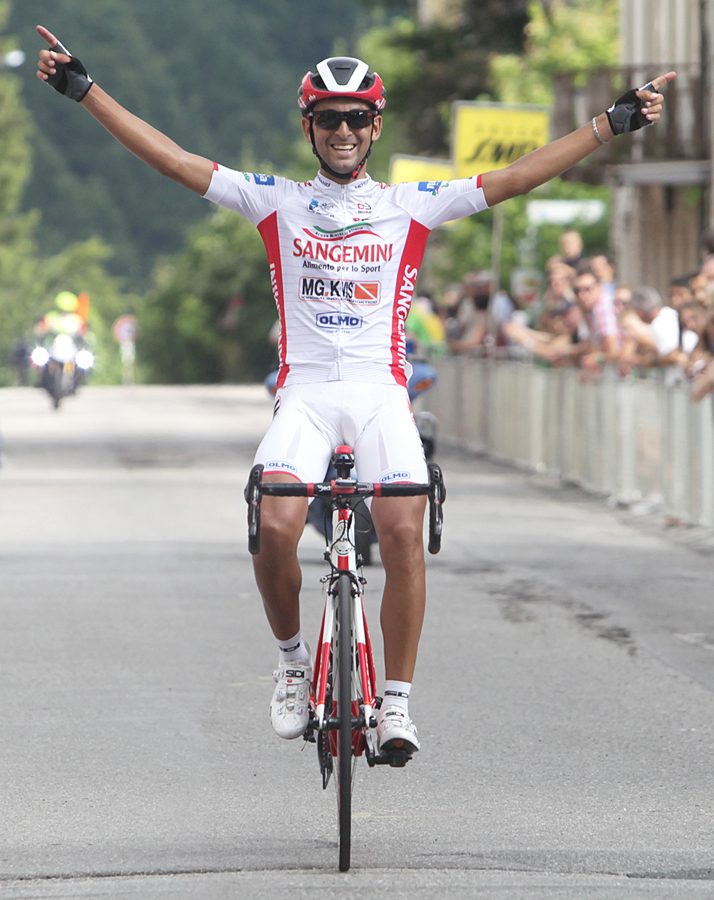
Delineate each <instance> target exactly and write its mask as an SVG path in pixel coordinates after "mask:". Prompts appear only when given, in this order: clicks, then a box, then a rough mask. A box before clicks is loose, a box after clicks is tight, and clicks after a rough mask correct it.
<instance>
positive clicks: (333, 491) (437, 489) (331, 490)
mask: <svg viewBox="0 0 714 900" xmlns="http://www.w3.org/2000/svg"><path fill="white" fill-rule="evenodd" d="M428 468H429V483H428V484H407V483H400V484H378V483H377V484H374V483H372V482H363V481H353V480H352V479H350V478H346V479H341V478H335V479H333V480H332V481H323V482H315V483H305V482H301V481H263V480H262V477H263V466H261V465H257V466H253V468H252V470H251V473H250V477H249V479H248V484H247V486H246V489H245V499H246V501H247V503H248V549H249V550H250V552H251V553H252V554H256V553H258V552H259V551H260V501H261V499H262V497H263V496H264V495H267V496H270V497H321V498H323V499H327V498H329V499H336V498H339V497H342V498H345V499H347V500H349V499H351V498H358V499H366V498H367V497H418V496H423V495H424V494H426V495H427V496H428V497H429V553H438V552H439V550H440V549H441V531H442V527H443V513H442V509H441V507H442V505H443V503H444V500H445V499H446V489H445V488H444V478H443V475H442V473H441V468H440V467H439V466H438V465H437V464H436V463H429V466H428Z"/></svg>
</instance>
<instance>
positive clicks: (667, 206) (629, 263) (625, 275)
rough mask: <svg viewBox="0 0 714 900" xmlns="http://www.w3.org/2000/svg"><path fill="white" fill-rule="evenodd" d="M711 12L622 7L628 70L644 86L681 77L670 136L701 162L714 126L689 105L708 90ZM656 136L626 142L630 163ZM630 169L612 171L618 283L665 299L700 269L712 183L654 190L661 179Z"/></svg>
mask: <svg viewBox="0 0 714 900" xmlns="http://www.w3.org/2000/svg"><path fill="white" fill-rule="evenodd" d="M713 5H714V0H621V3H620V25H621V59H622V65H623V67H635V70H636V72H635V80H636V81H637V80H641V81H642V83H644V82H645V81H647V80H648V79H649V78H651V77H653V76H654V75H656V74H660V73H661V72H665V71H668V70H670V69H673V70H675V71H677V72H678V76H677V81H676V92H675V91H674V90H673V89H672V88H670V91H669V94H670V102H675V103H677V106H678V109H677V116H676V117H675V119H674V122H673V123H672V125H671V126H670V127H675V128H676V138H677V140H676V141H675V142H673V141H672V137H673V135H668V136H667V137H668V143H669V145H670V149H671V147H674V146H676V147H677V148H679V150H680V152H681V153H682V154H683V155H684V156H685V158H688V159H697V158H701V135H702V132H703V134H704V135H705V137H704V141H705V143H706V144H708V145H709V146H712V144H711V135H712V125H711V121H705V122H701V121H699V116H698V114H697V112H696V105H695V104H693V103H692V100H691V98H693V97H694V96H695V94H697V93H698V92H701V91H702V90H705V91H709V90H710V87H711V85H710V82H709V81H708V71H709V65H708V52H709V50H708V48H709V47H710V46H711V44H712V43H713V41H712V40H711V38H712V37H714V35H712V21H713V20H712V6H713ZM703 75H704V79H703V77H702V76H703ZM666 93H667V91H666V90H665V94H666ZM675 94H676V97H675ZM709 96H711V94H709ZM677 101H678V102H677ZM703 109H704V117H705V118H710V117H709V104H708V103H704V105H703ZM656 128H657V126H655V129H656ZM655 129H653V131H654V130H655ZM651 137H652V136H651V135H650V134H647V135H644V133H642V134H640V133H638V134H637V135H633V137H632V138H630V139H629V140H631V141H632V143H633V154H632V158H631V161H632V162H636V161H637V151H638V147H639V148H640V150H641V149H642V147H643V142H644V140H645V138H651ZM697 148H699V149H697ZM627 168H628V166H627V163H624V164H621V165H619V166H615V167H613V169H612V170H611V178H610V180H611V183H612V184H613V188H614V190H613V213H614V214H613V222H612V236H611V242H612V246H613V248H614V249H615V253H616V257H617V267H618V278H619V279H620V280H622V281H625V282H628V283H631V284H634V285H637V284H649V285H651V286H653V287H656V288H657V289H658V290H659V291H660V292H661V293H663V294H664V295H665V296H666V291H667V287H668V284H669V280H670V279H671V278H672V277H673V276H675V275H680V274H683V273H685V272H688V271H692V270H694V269H695V268H697V267H698V265H699V264H700V262H701V243H702V232H703V230H704V228H706V227H707V226H708V225H709V224H714V216H713V214H712V211H711V203H710V190H709V186H708V184H707V180H708V181H709V182H710V181H711V178H710V177H709V178H708V179H707V176H706V175H705V176H704V178H705V180H704V181H702V182H701V183H700V184H692V185H689V186H684V185H678V184H676V183H669V184H668V183H666V181H665V182H664V183H657V181H658V178H659V177H660V176H658V175H656V174H655V173H654V170H653V173H652V181H651V183H646V179H643V180H642V181H643V182H644V183H639V184H637V183H628V180H629V179H628V177H627V174H628V173H627ZM654 168H656V166H655V167H653V169H654ZM708 175H709V176H711V164H709V172H708Z"/></svg>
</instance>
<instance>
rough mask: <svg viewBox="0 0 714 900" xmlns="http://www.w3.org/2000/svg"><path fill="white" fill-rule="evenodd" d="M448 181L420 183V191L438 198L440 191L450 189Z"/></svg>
mask: <svg viewBox="0 0 714 900" xmlns="http://www.w3.org/2000/svg"><path fill="white" fill-rule="evenodd" d="M448 186H449V182H448V181H420V182H419V190H420V191H422V192H423V193H425V194H431V195H432V197H436V195H437V194H438V193H439V191H440V190H441V189H442V188H445V187H448Z"/></svg>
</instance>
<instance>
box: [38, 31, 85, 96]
mask: <svg viewBox="0 0 714 900" xmlns="http://www.w3.org/2000/svg"><path fill="white" fill-rule="evenodd" d="M50 50H54V51H55V53H64V54H65V55H66V56H72V54H71V53H70V52H69V50H68V49H67V48H66V47H63V46H62V44H60V42H59V41H57V43H56V44H55V45H54V47H50ZM55 69H57V71H56V72H55V74H54V75H50V76H49V77H48V79H47V83H48V84H51V85H52V87H53V88H54V89H55V90H56V91H59V92H60V94H64V95H65V97H69V98H70V100H76V101H77V103H79V102H80V100H84V98H85V97H86V96H87V92H88V91H89V89H90V87H91V86H92V85H93V84H94V82H93V81H92V79H91V78H90V77H89V75H88V74H87V70H86V69H85V68H84V66H83V65H82V63H81V62H80V61H79V60H78V59H77V57H76V56H72V59H71V60H70V61H69V62H68V63H60V62H57V61H56V60H55Z"/></svg>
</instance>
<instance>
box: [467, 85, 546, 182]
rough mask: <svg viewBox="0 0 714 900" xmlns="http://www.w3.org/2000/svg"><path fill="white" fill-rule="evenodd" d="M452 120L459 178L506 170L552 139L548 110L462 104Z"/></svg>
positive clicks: (497, 104)
mask: <svg viewBox="0 0 714 900" xmlns="http://www.w3.org/2000/svg"><path fill="white" fill-rule="evenodd" d="M452 117H453V127H452V135H453V137H452V155H453V160H454V171H455V176H456V178H469V177H471V176H472V175H480V174H481V173H482V172H490V171H492V170H493V169H503V168H505V167H506V166H509V165H510V164H511V163H512V162H514V161H515V160H517V159H518V158H519V157H521V156H524V155H525V154H526V153H530V152H531V150H535V149H537V148H538V147H542V146H543V144H547V143H548V140H549V127H550V126H549V115H548V107H543V106H509V105H508V104H506V103H467V102H459V103H454V105H453V112H452Z"/></svg>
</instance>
